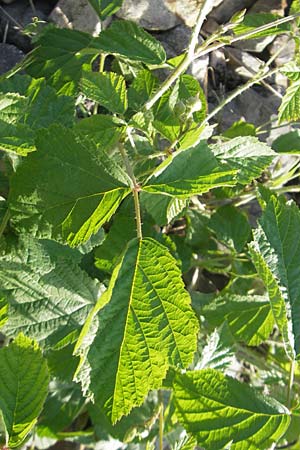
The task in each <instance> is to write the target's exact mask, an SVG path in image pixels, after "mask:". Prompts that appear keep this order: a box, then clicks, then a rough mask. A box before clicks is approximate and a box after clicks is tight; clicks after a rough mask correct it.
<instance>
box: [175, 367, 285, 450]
mask: <svg viewBox="0 0 300 450" xmlns="http://www.w3.org/2000/svg"><path fill="white" fill-rule="evenodd" d="M173 388H174V403H175V407H176V414H177V417H178V419H179V421H180V422H181V423H182V424H183V425H184V427H185V428H186V430H187V431H188V432H190V433H192V434H193V435H194V436H196V437H197V440H198V444H199V445H201V446H203V447H205V449H206V450H216V449H221V448H225V447H226V446H229V447H230V449H231V450H244V449H247V450H257V449H260V450H266V449H269V448H270V446H271V445H272V443H274V442H276V441H277V440H278V439H279V438H280V437H281V436H282V435H283V433H284V432H285V431H286V429H287V428H288V425H289V422H290V417H289V411H288V409H287V408H285V406H283V405H281V404H280V403H279V402H277V401H276V400H275V399H273V398H270V397H264V396H263V395H262V394H260V393H259V392H258V391H256V390H255V389H253V388H251V387H250V386H248V385H246V384H242V383H239V382H238V381H237V380H234V379H233V378H231V377H228V376H225V375H223V374H222V373H221V372H218V371H217V370H214V369H204V370H199V371H194V372H188V373H186V374H182V375H181V374H177V375H176V377H175V380H174V382H173ZM226 448H227V447H226Z"/></svg>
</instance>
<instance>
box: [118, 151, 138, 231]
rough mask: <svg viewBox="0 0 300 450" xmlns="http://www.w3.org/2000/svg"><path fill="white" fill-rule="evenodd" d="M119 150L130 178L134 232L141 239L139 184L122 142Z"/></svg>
mask: <svg viewBox="0 0 300 450" xmlns="http://www.w3.org/2000/svg"><path fill="white" fill-rule="evenodd" d="M119 151H120V153H121V156H122V158H123V161H124V164H125V168H126V172H127V174H128V176H129V178H130V180H131V184H132V186H131V188H132V195H133V201H134V210H135V220H136V233H137V237H138V239H142V238H143V234H142V219H141V208H140V200H139V191H140V186H139V184H138V183H137V181H136V178H135V175H134V172H133V169H132V166H131V164H130V161H129V158H128V155H127V153H126V150H125V148H124V145H123V144H121V143H120V144H119Z"/></svg>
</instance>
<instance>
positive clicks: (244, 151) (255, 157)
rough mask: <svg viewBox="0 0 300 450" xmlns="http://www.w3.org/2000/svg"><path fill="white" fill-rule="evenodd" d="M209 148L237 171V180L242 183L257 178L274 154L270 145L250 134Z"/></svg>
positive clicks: (220, 159) (219, 158)
mask: <svg viewBox="0 0 300 450" xmlns="http://www.w3.org/2000/svg"><path fill="white" fill-rule="evenodd" d="M210 148H211V150H212V152H213V153H214V155H215V156H216V158H217V159H218V160H219V161H221V162H223V163H227V164H228V165H229V167H230V168H232V169H235V170H237V171H238V173H237V181H238V183H240V184H243V185H245V184H248V183H250V182H251V181H253V180H254V179H256V178H258V177H259V176H260V175H261V173H262V172H263V170H264V169H266V168H267V167H268V166H269V165H270V164H271V162H272V161H273V159H274V158H275V156H276V153H275V152H274V151H273V150H272V149H271V148H270V147H268V146H267V145H266V144H264V143H262V142H260V141H259V140H258V139H257V138H255V137H252V136H246V137H237V138H235V139H231V140H230V141H228V142H225V143H222V144H216V145H211V146H210Z"/></svg>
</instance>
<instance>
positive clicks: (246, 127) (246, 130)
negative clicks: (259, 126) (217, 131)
mask: <svg viewBox="0 0 300 450" xmlns="http://www.w3.org/2000/svg"><path fill="white" fill-rule="evenodd" d="M255 135H256V128H255V125H253V123H248V122H245V121H244V120H238V121H237V122H234V123H233V124H232V125H231V127H230V128H228V129H227V130H226V131H224V133H223V136H225V137H227V138H230V139H233V138H235V137H239V136H255Z"/></svg>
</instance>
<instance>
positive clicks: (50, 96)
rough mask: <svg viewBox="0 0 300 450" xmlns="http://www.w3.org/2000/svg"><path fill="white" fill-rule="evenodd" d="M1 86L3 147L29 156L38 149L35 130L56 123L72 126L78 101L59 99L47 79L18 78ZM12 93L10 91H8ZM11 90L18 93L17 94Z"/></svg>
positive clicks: (0, 133)
mask: <svg viewBox="0 0 300 450" xmlns="http://www.w3.org/2000/svg"><path fill="white" fill-rule="evenodd" d="M7 81H8V80H5V81H4V82H2V83H1V84H0V90H3V94H0V97H1V101H0V107H1V105H2V106H3V105H4V104H5V103H6V104H7V107H6V108H2V109H1V111H0V117H1V118H0V148H1V149H2V150H6V151H13V152H15V153H18V154H19V155H26V154H27V153H29V152H32V151H34V150H35V149H36V147H35V131H37V130H38V129H40V128H46V127H48V126H50V125H51V124H53V123H59V124H61V125H65V126H67V127H68V126H72V125H73V122H74V112H75V99H74V98H71V97H66V96H63V95H61V96H58V95H57V94H56V92H55V90H54V89H52V88H51V87H50V86H47V85H46V83H45V80H44V79H38V80H33V79H32V78H31V77H28V76H21V75H19V76H15V77H13V79H12V80H9V83H8V82H7ZM7 91H8V92H7ZM11 91H14V92H13V93H12V92H11Z"/></svg>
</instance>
